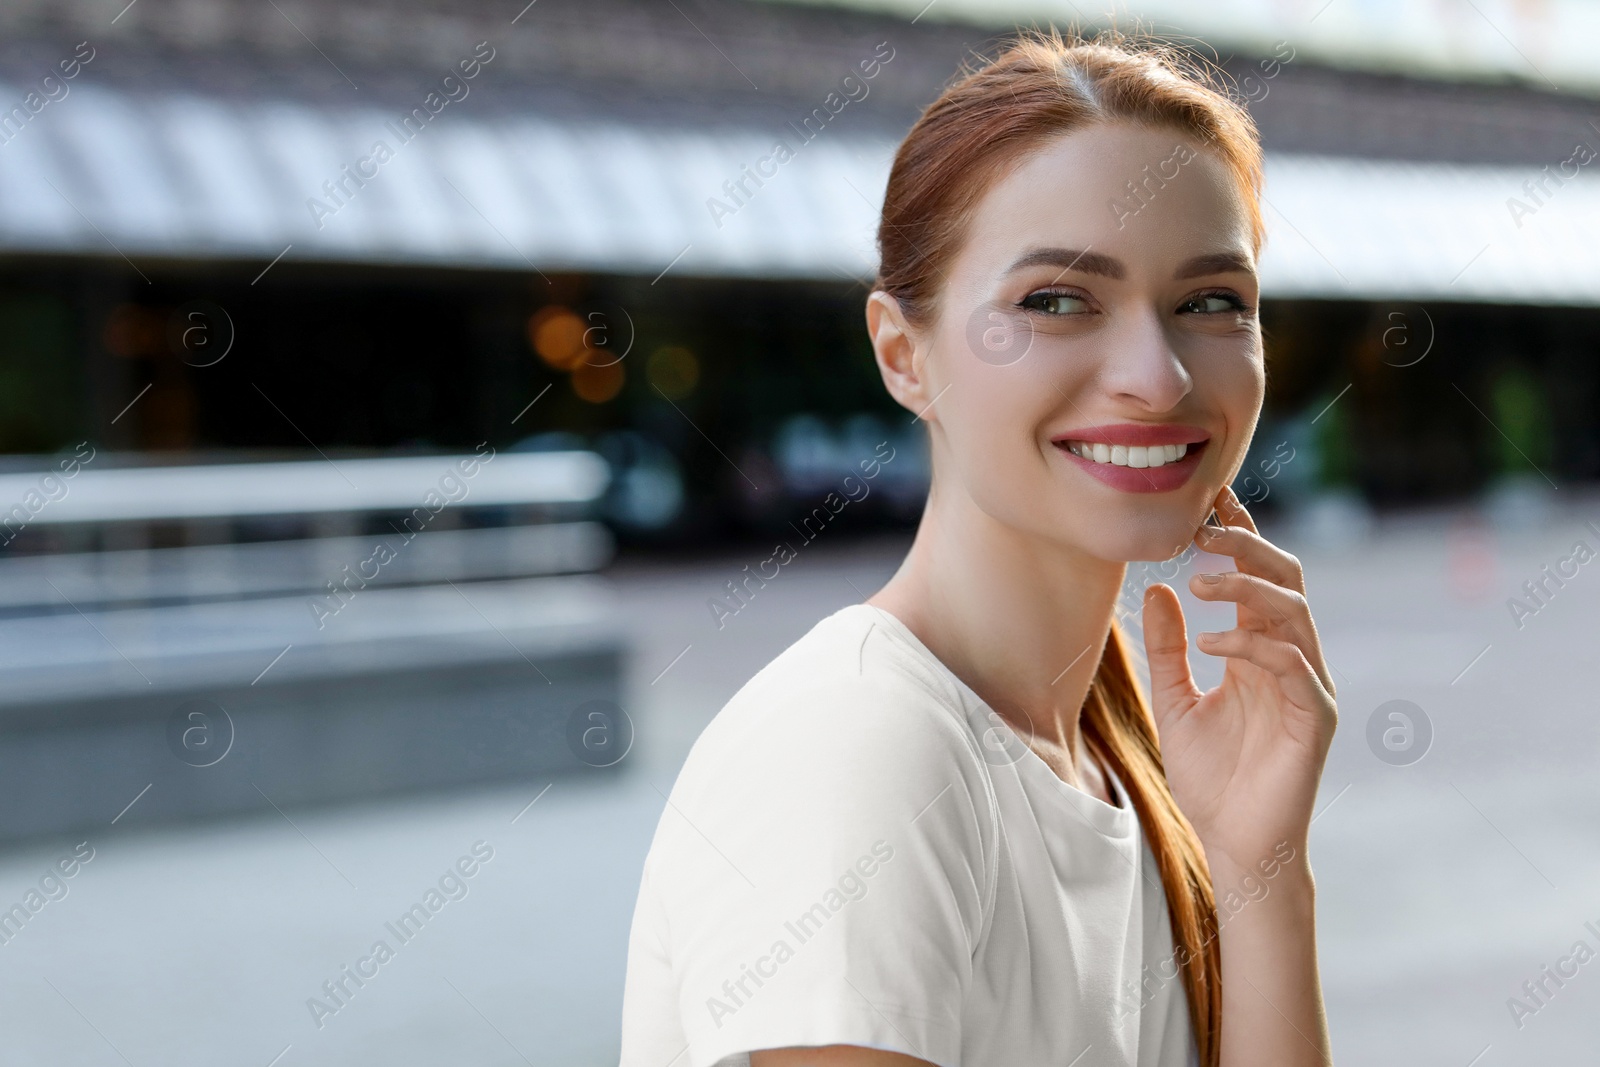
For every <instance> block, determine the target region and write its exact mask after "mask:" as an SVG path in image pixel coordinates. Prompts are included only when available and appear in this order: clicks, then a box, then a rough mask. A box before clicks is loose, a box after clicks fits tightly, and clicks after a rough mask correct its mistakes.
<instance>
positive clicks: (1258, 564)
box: [1194, 526, 1306, 594]
mask: <svg viewBox="0 0 1600 1067" xmlns="http://www.w3.org/2000/svg"><path fill="white" fill-rule="evenodd" d="M1194 543H1195V545H1196V546H1198V547H1199V548H1200V549H1202V550H1203V551H1206V552H1210V553H1211V554H1212V555H1216V556H1228V557H1230V558H1231V559H1232V560H1233V561H1234V563H1236V564H1237V565H1238V567H1239V569H1240V570H1241V571H1244V572H1245V573H1246V574H1254V575H1256V576H1257V577H1260V578H1265V579H1266V580H1267V581H1269V582H1272V583H1273V584H1274V585H1281V586H1283V587H1284V588H1285V589H1293V590H1294V591H1295V592H1297V593H1301V594H1304V593H1305V591H1306V579H1305V571H1304V570H1303V569H1302V568H1301V566H1300V560H1299V559H1297V558H1296V557H1294V556H1292V555H1290V554H1289V553H1288V552H1285V551H1284V550H1283V549H1281V548H1279V547H1278V546H1277V545H1275V544H1273V543H1272V542H1271V541H1268V540H1267V539H1266V538H1265V537H1262V536H1261V535H1260V534H1259V533H1255V532H1254V531H1251V530H1247V529H1245V528H1244V527H1243V526H1202V527H1200V529H1199V530H1198V531H1197V532H1196V533H1195V538H1194Z"/></svg>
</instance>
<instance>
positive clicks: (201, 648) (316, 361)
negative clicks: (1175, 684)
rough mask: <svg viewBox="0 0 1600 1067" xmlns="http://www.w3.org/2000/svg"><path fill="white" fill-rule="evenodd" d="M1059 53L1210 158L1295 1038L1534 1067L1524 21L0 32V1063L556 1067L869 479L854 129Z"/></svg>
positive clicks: (887, 527)
mask: <svg viewBox="0 0 1600 1067" xmlns="http://www.w3.org/2000/svg"><path fill="white" fill-rule="evenodd" d="M1073 23H1076V24H1077V25H1079V26H1083V27H1088V28H1094V27H1098V26H1102V25H1109V24H1112V23H1115V24H1116V25H1117V26H1120V27H1122V28H1124V29H1144V30H1148V31H1152V32H1155V33H1158V34H1161V35H1164V36H1168V37H1171V38H1173V39H1175V40H1178V41H1181V42H1185V43H1187V44H1188V45H1190V46H1191V47H1193V48H1195V49H1196V50H1198V51H1199V52H1200V53H1201V54H1202V55H1204V56H1206V57H1207V58H1208V59H1210V60H1211V61H1212V62H1214V63H1215V64H1216V65H1217V66H1219V67H1220V68H1221V69H1222V71H1223V72H1224V74H1225V76H1226V79H1227V81H1228V84H1229V85H1230V86H1231V89H1230V91H1231V92H1232V93H1233V94H1234V95H1235V96H1236V98H1238V99H1239V100H1240V101H1241V102H1242V103H1244V104H1245V105H1246V106H1247V107H1248V108H1249V110H1250V111H1251V113H1252V115H1253V116H1254V117H1255V120H1256V122H1257V123H1258V125H1259V127H1260V130H1261V133H1262V138H1263V141H1264V144H1265V147H1266V150H1267V186H1266V203H1265V205H1264V210H1265V213H1266V218H1267V226H1268V232H1269V238H1268V244H1267V248H1266V250H1265V253H1264V257H1263V260H1262V264H1261V266H1262V272H1263V303H1262V317H1263V321H1264V324H1265V329H1266V336H1267V351H1268V360H1269V396H1268V400H1267V405H1266V410H1265V412H1264V414H1263V418H1262V423H1261V428H1260V431H1259V432H1258V434H1257V438H1256V441H1255V443H1254V445H1253V447H1252V453H1251V456H1250V458H1249V459H1248V461H1247V463H1246V464H1245V467H1244V469H1243V471H1241V474H1240V479H1239V481H1238V482H1237V483H1236V485H1235V488H1236V490H1237V491H1238V492H1239V494H1240V495H1241V497H1243V498H1244V499H1245V500H1246V501H1248V502H1250V503H1251V505H1252V508H1253V510H1254V511H1255V512H1256V513H1257V515H1258V516H1259V517H1260V519H1261V522H1262V524H1263V526H1264V529H1265V532H1266V533H1267V534H1268V535H1269V536H1270V537H1272V538H1274V539H1275V540H1277V541H1278V542H1279V543H1280V544H1283V545H1284V546H1285V547H1287V548H1288V549H1289V550H1290V551H1292V552H1295V553H1296V554H1297V555H1300V556H1301V558H1302V559H1303V560H1304V561H1305V564H1306V569H1307V573H1308V576H1309V580H1310V585H1311V592H1312V599H1313V604H1314V606H1315V608H1316V611H1317V618H1318V622H1319V625H1320V627H1321V629H1322V633H1323V639H1324V642H1325V644H1326V647H1327V652H1328V657H1329V660H1330V662H1331V664H1332V667H1333V669H1334V672H1335V677H1336V680H1337V682H1338V685H1339V691H1340V692H1339V695H1340V703H1341V711H1342V722H1341V729H1340V731H1339V735H1338V737H1337V739H1336V741H1335V744H1334V750H1333V754H1332V756H1331V758H1330V762H1329V767H1328V771H1327V774H1326V776H1325V779H1324V783H1323V793H1322V796H1321V799H1320V801H1319V804H1320V810H1319V813H1318V815H1317V817H1316V821H1315V823H1314V825H1313V837H1312V846H1313V861H1314V863H1315V866H1316V871H1317V876H1318V885H1319V889H1320V893H1319V903H1320V910H1319V922H1320V930H1321V955H1322V962H1323V968H1324V976H1325V981H1326V984H1327V997H1328V1008H1329V1013H1330V1019H1331V1024H1332V1032H1333V1038H1334V1048H1335V1050H1336V1055H1337V1056H1338V1057H1339V1060H1340V1062H1344V1063H1372V1064H1379V1063H1381V1064H1408V1065H1409V1064H1419V1063H1430V1064H1431V1063H1438V1064H1454V1065H1468V1064H1511V1063H1527V1064H1534V1063H1539V1064H1543V1063H1577V1062H1592V1061H1593V1059H1594V1055H1595V1053H1594V1049H1595V1047H1596V1041H1597V1040H1600V1021H1597V1020H1600V973H1597V974H1595V975H1590V974H1588V972H1589V971H1592V970H1596V969H1597V968H1600V964H1597V965H1596V966H1595V967H1587V966H1585V964H1586V963H1587V961H1588V958H1589V956H1590V955H1593V954H1595V953H1596V952H1600V840H1597V838H1596V835H1595V831H1594V827H1595V826H1596V825H1597V819H1600V785H1597V784H1596V776H1595V766H1596V756H1597V744H1596V743H1597V739H1600V732H1597V730H1596V726H1595V718H1596V717H1595V714H1594V711H1595V708H1594V699H1593V693H1594V692H1595V683H1596V682H1597V681H1600V678H1597V677H1596V675H1597V673H1600V672H1597V667H1596V664H1597V662H1600V657H1596V656H1595V655H1594V654H1593V646H1594V639H1595V632H1596V631H1595V626H1594V620H1595V617H1596V615H1595V612H1596V609H1597V608H1600V578H1597V577H1595V576H1593V575H1590V574H1589V573H1588V571H1590V570H1592V569H1593V568H1589V567H1588V566H1587V563H1588V562H1589V560H1590V559H1591V558H1592V557H1593V555H1594V553H1595V551H1596V549H1600V494H1597V491H1596V490H1597V484H1596V479H1597V478H1600V418H1597V416H1600V244H1597V242H1600V182H1597V180H1596V178H1595V176H1594V171H1595V168H1596V167H1597V166H1600V163H1596V162H1595V160H1596V157H1597V154H1600V101H1597V98H1600V65H1597V64H1596V62H1595V59H1594V52H1593V43H1592V42H1593V41H1594V39H1595V37H1596V35H1597V34H1600V6H1597V5H1594V4H1592V3H1588V2H1580V0H1537V2H1535V0H1504V2H1491V0H1392V2H1387V3H1381V4H1380V3H1374V2H1372V0H1305V2H1301V0H1222V2H1218V3H1213V4H1207V5H1192V4H1179V3H1177V2H1176V0H1165V2H1151V3H1136V4H1119V5H1117V6H1116V7H1115V8H1109V7H1105V6H1096V5H1094V4H1090V3H1088V2H1087V0H1085V2H1084V3H1081V4H1074V3H1072V2H1070V0H1014V2H1012V0H932V2H931V3H930V2H927V0H904V2H901V0H835V2H832V3H820V2H819V3H801V2H779V0H586V2H583V3H578V2H577V0H535V2H533V3H526V5H525V6H524V2H523V0H510V2H505V3H502V2H499V0H496V2H493V3H490V2H486V0H458V2H456V3H450V4H447V3H442V2H439V0H406V2H398V3H389V4H338V5H333V4H315V3H311V2H308V0H249V2H246V0H134V2H133V3H126V0H104V2H102V0H68V2H57V3H43V2H32V0H30V2H18V0H10V2H3V3H0V453H3V455H0V1033H3V1034H4V1037H3V1038H0V1042H3V1047H4V1049H5V1054H4V1056H3V1057H0V1058H3V1059H4V1060H5V1062H8V1063H18V1064H31V1063H43V1062H51V1063H61V1064H84V1065H99V1064H107V1065H109V1064H118V1063H121V1064H137V1065H143V1064H166V1065H174V1067H176V1065H188V1064H195V1065H199V1064H208V1065H209V1064H219V1063H236V1064H242V1065H249V1064H256V1065H262V1067H268V1065H272V1064H282V1065H284V1067H291V1065H298V1064H343V1063H382V1064H388V1065H395V1067H401V1065H408V1064H424V1063H427V1064H435V1063H463V1064H466V1063H471V1064H518V1063H528V1064H533V1063H537V1064H541V1065H544V1064H551V1065H563V1067H565V1065H572V1067H579V1065H585V1067H586V1065H594V1064H602V1063H606V1062H613V1061H614V1060H615V1059H616V1057H617V1054H618V1047H619V1040H618V1037H619V1020H620V1009H621V996H622V979H623V970H624V965H625V960H626V945H627V932H628V924H629V921H630V919H631V913H632V907H633V902H634V897H635V894H636V893H637V889H638V878H639V872H640V868H641V864H642V862H643V859H644V855H645V851H646V849H647V847H648V844H649V840H650V836H651V834H652V833H653V830H654V827H655V822H656V820H657V818H658V817H659V816H660V814H661V811H662V809H663V806H664V804H665V794H666V792H667V791H668V790H670V788H671V784H672V781H673V779H674V776H675V774H676V772H677V769H678V767H679V765H680V764H681V762H682V760H683V758H684V755H685V754H686V752H687V751H688V747H689V745H690V744H692V742H693V740H694V738H695V737H696V736H697V734H698V732H699V730H700V729H701V728H702V727H703V726H704V725H705V723H706V722H707V721H708V720H709V719H710V718H711V717H712V716H713V715H714V714H715V713H716V711H717V710H718V709H719V708H720V707H721V705H722V703H723V702H724V701H726V700H727V698H728V697H729V696H731V695H732V693H733V692H734V691H735V690H736V689H737V688H738V687H739V686H740V685H742V684H743V683H744V682H745V681H746V680H747V679H748V678H749V677H750V676H751V675H752V674H753V673H754V672H755V671H756V670H757V669H759V668H760V667H761V666H762V665H763V664H765V663H766V662H767V661H768V660H769V659H770V658H771V657H772V656H774V655H776V654H777V653H778V652H779V651H781V650H782V649H783V648H784V647H785V646H786V645H788V644H789V643H790V642H792V641H793V640H795V639H796V638H798V637H799V636H800V635H801V634H803V633H804V632H805V631H806V630H808V629H809V628H810V627H811V626H812V625H813V624H814V623H815V622H816V621H817V620H819V619H820V618H822V617H823V616H825V615H826V614H828V613H830V612H832V611H834V610H836V609H837V608H839V607H842V606H844V605H845V604H848V603H853V602H856V601H859V600H861V599H863V598H864V597H866V596H868V595H870V594H871V592H872V591H873V590H875V589H876V588H877V587H878V586H879V585H880V584H881V583H882V582H883V581H884V580H885V579H886V578H887V577H888V576H889V575H890V574H891V573H892V572H893V570H894V568H895V567H896V565H897V563H898V561H899V558H900V557H901V555H902V554H903V553H904V551H905V549H906V547H907V545H908V544H909V540H910V536H911V533H912V530H913V529H914V524H915V521H916V517H917V515H918V513H919V510H920V507H921V502H922V496H923V493H924V490H925V488H926V482H927V474H928V472H927V465H926V464H927V461H926V455H925V450H924V446H923V442H922V437H921V431H920V428H919V427H918V426H916V425H915V424H914V423H913V421H912V420H911V419H910V418H909V417H908V416H907V415H906V414H905V413H904V412H903V411H901V410H900V409H898V408H897V407H895V406H894V405H893V404H892V403H891V402H890V401H889V400H888V398H887V396H886V395H885V393H884V391H883V388H882V386H881V384H880V383H879V381H878V378H877V374H876V371H875V370H874V368H873V365H872V361H871V355H870V350H869V348H868V345H867V343H866V338H865V334H864V330H863V328H862V302H863V298H864V296H865V294H866V292H867V289H868V286H869V283H870V280H871V277H872V274H873V271H874V267H875V260H874V252H873V232H874V227H875V223H876V212H877V207H878V204H879V201H880V197H881V194H882V190H883V185H884V180H885V178H886V174H887V169H888V163H889V160H890V158H891V156H892V153H893V150H894V148H895V145H896V143H897V141H898V139H899V138H900V137H901V136H903V134H904V132H905V131H906V129H907V128H908V126H909V125H910V123H911V122H912V121H913V120H914V118H915V116H916V114H917V113H918V109H919V108H920V107H921V106H923V105H924V104H926V103H927V102H929V101H931V100H932V99H933V98H934V96H936V95H937V93H938V91H939V88H940V87H941V85H942V84H944V83H945V81H947V80H948V79H949V78H950V77H951V75H952V74H953V73H954V72H955V70H956V68H957V66H958V65H959V64H960V63H961V62H962V61H963V60H964V59H966V58H968V57H970V56H971V55H972V54H973V53H975V52H976V53H979V54H982V53H985V52H986V51H988V50H989V49H990V48H991V47H992V45H993V43H994V42H995V41H996V40H997V39H998V38H1000V37H1002V36H1003V35H1004V34H1006V33H1007V32H1008V31H1011V30H1014V29H1015V28H1017V27H1019V26H1021V27H1027V26H1035V25H1038V26H1044V25H1049V24H1057V25H1062V26H1065V25H1068V24H1073ZM863 64H865V65H863ZM868 69H871V70H872V71H873V73H871V74H870V75H866V74H865V72H866V71H867V70H868ZM852 75H854V76H855V77H854V78H853V79H852V80H849V81H847V80H846V79H847V76H852ZM779 142H781V143H782V144H783V145H784V146H785V151H783V152H776V151H775V146H776V145H777V144H778V143H779ZM863 461H870V462H872V464H873V466H874V467H875V468H876V473H875V474H874V475H873V476H872V477H870V478H868V479H866V480H865V481H863V482H860V483H857V488H854V489H847V488H846V487H845V483H844V478H845V476H846V475H847V474H848V473H850V472H852V471H858V470H860V469H861V468H860V464H861V463H862V462H863ZM830 494H835V495H834V496H833V497H832V498H831V499H832V500H834V501H838V500H839V499H840V496H844V497H845V498H846V499H845V500H844V502H843V503H841V504H838V505H837V506H835V505H834V504H828V503H825V501H827V500H829V499H830ZM779 545H781V546H783V547H784V548H786V549H787V552H782V551H780V549H779V548H778V547H777V546H779ZM1219 562H1220V561H1211V562H1210V564H1208V563H1207V562H1206V561H1205V560H1190V561H1187V562H1185V563H1182V564H1179V563H1177V562H1169V563H1165V564H1162V563H1159V562H1158V561H1152V562H1151V563H1150V564H1148V565H1145V564H1135V565H1133V566H1131V567H1130V570H1129V578H1128V589H1127V592H1128V597H1127V600H1126V602H1127V604H1129V605H1136V604H1137V595H1138V591H1139V589H1141V588H1142V587H1143V586H1144V585H1145V584H1148V583H1149V582H1151V581H1169V582H1172V583H1174V584H1175V585H1176V586H1178V587H1179V588H1180V589H1181V588H1182V587H1183V584H1184V581H1185V579H1186V573H1185V572H1187V571H1189V570H1192V569H1194V568H1196V567H1206V566H1214V565H1215V564H1217V563H1219ZM1186 607H1187V610H1188V611H1189V612H1190V614H1191V618H1192V619H1193V620H1194V621H1193V622H1192V625H1191V628H1199V627H1204V626H1207V625H1210V624H1211V623H1212V622H1217V623H1220V622H1221V618H1220V617H1218V618H1215V619H1212V618H1211V617H1210V615H1209V614H1208V613H1212V612H1213V611H1214V609H1213V607H1212V606H1206V605H1199V604H1197V603H1194V602H1192V601H1186ZM1125 621H1126V622H1127V624H1128V625H1129V626H1130V627H1132V628H1134V629H1135V630H1136V629H1137V622H1138V620H1137V617H1136V616H1130V617H1129V618H1127V619H1126V620H1125ZM1198 668H1199V669H1200V670H1201V671H1210V672H1211V677H1212V678H1213V679H1214V678H1215V676H1216V673H1217V672H1216V671H1215V670H1214V664H1210V663H1205V664H1199V665H1198ZM1202 680H1203V681H1204V680H1205V679H1204V678H1203V679H1202ZM380 942H382V943H383V944H384V945H385V946H386V947H385V950H384V951H383V952H378V951H377V949H376V946H377V944H378V943H380ZM1580 942H1581V943H1583V944H1585V945H1586V946H1587V948H1588V950H1589V952H1588V953H1587V954H1584V953H1581V952H1578V950H1577V946H1578V944H1579V943H1580ZM1563 961H1565V962H1563ZM1546 968H1551V970H1546ZM1551 975H1555V976H1557V977H1554V978H1552V977H1551Z"/></svg>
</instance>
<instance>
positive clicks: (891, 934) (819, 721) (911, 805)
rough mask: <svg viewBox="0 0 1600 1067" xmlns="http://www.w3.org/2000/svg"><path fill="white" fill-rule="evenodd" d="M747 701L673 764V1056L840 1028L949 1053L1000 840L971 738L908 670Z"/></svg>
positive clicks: (664, 845) (668, 900)
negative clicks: (679, 1032)
mask: <svg viewBox="0 0 1600 1067" xmlns="http://www.w3.org/2000/svg"><path fill="white" fill-rule="evenodd" d="M891 683H892V684H891ZM741 698H744V704H743V706H742V707H741V708H740V709H738V710H737V712H736V713H735V714H733V715H731V716H728V717H727V719H726V721H724V722H721V723H717V724H714V727H715V729H714V730H708V731H707V734H706V735H703V736H702V738H701V741H700V742H699V743H698V744H697V746H696V749H695V751H694V752H693V753H692V754H691V757H690V759H689V761H688V762H687V763H686V764H685V767H684V770H683V772H682V773H681V774H680V776H679V779H678V783H677V785H676V786H675V787H674V790H673V794H672V796H671V798H670V800H669V802H668V806H667V810H666V811H665V812H664V813H663V815H662V822H661V825H660V829H659V831H658V835H657V841H656V844H655V846H654V847H653V848H652V856H651V858H650V863H651V866H652V878H654V879H655V882H656V886H657V888H658V891H659V892H660V894H661V900H662V904H663V914H664V916H665V925H666V927H667V931H668V933H667V940H668V943H669V951H670V954H671V959H672V968H673V972H674V979H675V982H676V986H677V989H678V993H679V1002H678V1009H679V1013H680V1016H681V1022H682V1026H683V1031H684V1034H685V1035H686V1037H687V1039H688V1050H687V1052H688V1055H687V1058H686V1059H680V1060H678V1061H677V1064H679V1065H684V1064H687V1067H710V1065H712V1064H714V1063H716V1062H717V1061H718V1060H721V1059H722V1058H724V1057H726V1056H729V1055H733V1054H738V1053H742V1052H748V1051H751V1050H756V1049H766V1048H785V1047H791V1046H812V1045H834V1044H845V1045H861V1046H866V1047H870V1048H879V1049H888V1050H892V1051H895V1052H901V1053H904V1054H906V1055H909V1056H915V1057H917V1058H919V1059H923V1060H927V1061H929V1062H931V1063H934V1064H940V1065H943V1067H955V1065H956V1064H958V1063H959V1061H960V1028H961V1015H962V1005H963V1003H964V1001H965V999H966V993H967V990H968V989H969V987H970V985H971V982H972V973H973V964H972V961H973V955H974V953H975V951H976V948H977V945H978V940H979V938H980V936H981V935H982V933H983V931H984V926H985V915H986V913H987V911H988V909H989V906H990V904H991V900H990V897H989V895H990V893H991V892H992V884H993V880H992V874H991V871H992V863H993V857H994V855H995V851H996V843H995V841H994V834H995V830H994V821H993V802H992V800H991V799H990V794H989V793H988V791H987V785H986V779H985V778H984V776H983V773H982V761H981V760H980V759H979V758H978V756H977V754H976V753H975V752H974V751H973V750H972V749H971V747H970V735H969V734H968V733H967V732H965V730H964V728H963V726H962V724H961V721H960V720H959V719H958V718H957V717H956V716H955V715H954V713H953V712H951V711H950V710H949V709H948V707H946V706H944V705H942V704H941V703H940V702H939V699H938V698H937V697H936V696H935V695H934V694H933V693H932V692H930V691H922V690H918V689H917V688H916V687H915V686H914V685H911V684H909V683H907V682H905V681H904V680H894V679H891V680H890V683H886V682H884V681H883V680H881V679H877V678H873V677H871V676H867V677H852V678H845V679H834V680H831V681H825V682H814V683H810V684H807V683H805V682H804V681H803V680H800V681H798V682H796V681H795V680H790V681H787V682H785V683H784V684H783V685H782V686H781V687H780V686H779V685H768V686H766V687H764V689H762V690H761V691H758V692H755V693H744V694H741Z"/></svg>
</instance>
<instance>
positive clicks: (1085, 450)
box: [1067, 441, 1189, 467]
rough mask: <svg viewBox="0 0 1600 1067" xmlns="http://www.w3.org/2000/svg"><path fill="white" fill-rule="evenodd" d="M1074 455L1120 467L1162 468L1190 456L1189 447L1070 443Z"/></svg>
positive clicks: (1069, 447) (1068, 445) (1068, 443)
mask: <svg viewBox="0 0 1600 1067" xmlns="http://www.w3.org/2000/svg"><path fill="white" fill-rule="evenodd" d="M1067 448H1068V449H1070V450H1071V451H1072V453H1073V454H1074V455H1077V456H1082V457H1083V458H1084V459H1092V460H1094V461H1095V462H1096V463H1110V464H1113V465H1115V466H1118V467H1162V466H1165V465H1166V464H1168V463H1176V462H1177V461H1178V460H1180V459H1182V458H1183V457H1184V456H1186V455H1188V454H1189V446H1188V445H1104V444H1099V443H1095V444H1090V443H1089V442H1087V441H1068V442H1067Z"/></svg>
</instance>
